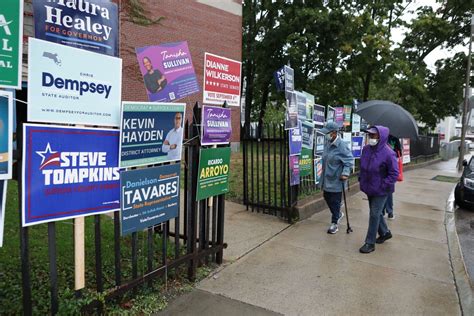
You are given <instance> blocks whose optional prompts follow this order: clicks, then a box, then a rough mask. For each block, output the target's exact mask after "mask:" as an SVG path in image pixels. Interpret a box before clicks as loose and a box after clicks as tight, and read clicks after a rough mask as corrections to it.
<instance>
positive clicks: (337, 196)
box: [323, 191, 342, 224]
mask: <svg viewBox="0 0 474 316" xmlns="http://www.w3.org/2000/svg"><path fill="white" fill-rule="evenodd" d="M323 196H324V200H325V201H326V204H327V205H328V206H329V210H330V211H331V214H332V216H331V223H333V224H337V221H338V219H339V217H341V197H342V192H327V191H324V194H323Z"/></svg>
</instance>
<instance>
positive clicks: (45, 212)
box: [22, 124, 120, 226]
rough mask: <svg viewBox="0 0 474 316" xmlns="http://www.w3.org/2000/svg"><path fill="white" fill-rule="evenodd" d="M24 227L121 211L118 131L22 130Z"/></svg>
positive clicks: (39, 127)
mask: <svg viewBox="0 0 474 316" xmlns="http://www.w3.org/2000/svg"><path fill="white" fill-rule="evenodd" d="M23 135H24V137H23V166H22V168H23V173H22V174H23V177H22V188H23V192H22V211H23V214H22V223H23V226H30V225H35V224H40V223H46V222H52V221H59V220H63V219H68V218H74V217H79V216H86V215H91V214H101V213H107V212H111V211H116V210H118V209H119V208H120V202H119V200H120V173H119V168H118V142H119V131H118V130H112V129H98V128H95V129H92V128H75V127H61V126H54V125H37V124H25V125H23Z"/></svg>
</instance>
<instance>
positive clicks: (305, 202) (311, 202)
mask: <svg viewBox="0 0 474 316" xmlns="http://www.w3.org/2000/svg"><path fill="white" fill-rule="evenodd" d="M438 162H441V158H438V159H433V160H430V161H426V162H421V163H419V164H416V165H410V166H406V167H404V169H403V172H406V171H411V170H414V169H419V168H424V167H427V166H430V165H433V164H435V163H438ZM359 191H360V189H359V182H358V181H357V179H356V181H355V183H353V184H351V185H350V186H349V190H347V191H346V196H347V197H349V196H352V195H354V194H356V193H358V192H359ZM326 208H327V205H326V202H325V201H324V198H323V194H322V192H319V193H317V194H314V195H312V196H309V197H307V198H304V199H302V200H300V201H298V204H296V206H295V208H294V209H295V211H294V212H295V213H296V214H295V215H296V218H298V220H297V221H302V220H304V219H307V218H310V217H311V216H313V215H314V214H316V213H319V212H321V211H323V210H324V209H326Z"/></svg>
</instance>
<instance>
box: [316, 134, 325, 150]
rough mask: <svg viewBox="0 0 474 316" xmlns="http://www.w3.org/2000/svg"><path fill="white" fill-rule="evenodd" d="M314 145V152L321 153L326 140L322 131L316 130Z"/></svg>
mask: <svg viewBox="0 0 474 316" xmlns="http://www.w3.org/2000/svg"><path fill="white" fill-rule="evenodd" d="M315 134H316V146H314V152H315V153H316V154H321V153H322V152H323V151H324V144H325V142H326V139H325V136H324V134H323V133H321V132H319V131H316V133H315Z"/></svg>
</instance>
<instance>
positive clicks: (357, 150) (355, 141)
mask: <svg viewBox="0 0 474 316" xmlns="http://www.w3.org/2000/svg"><path fill="white" fill-rule="evenodd" d="M363 142H364V137H363V136H352V156H354V158H360V156H361V154H362V144H363Z"/></svg>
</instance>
